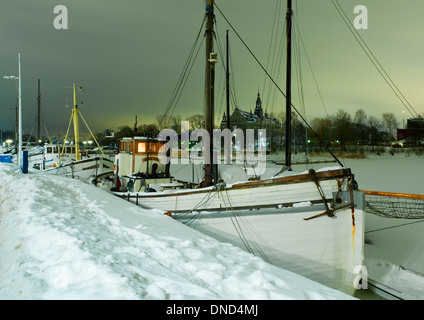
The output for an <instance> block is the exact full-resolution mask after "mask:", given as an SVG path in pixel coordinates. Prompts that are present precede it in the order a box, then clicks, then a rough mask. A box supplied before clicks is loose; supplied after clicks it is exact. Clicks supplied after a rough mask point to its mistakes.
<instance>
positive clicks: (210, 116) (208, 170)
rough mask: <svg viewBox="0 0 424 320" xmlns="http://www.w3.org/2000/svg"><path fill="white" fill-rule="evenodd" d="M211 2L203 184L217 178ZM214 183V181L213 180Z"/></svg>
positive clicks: (209, 4)
mask: <svg viewBox="0 0 424 320" xmlns="http://www.w3.org/2000/svg"><path fill="white" fill-rule="evenodd" d="M214 18H215V16H214V10H213V0H206V70H205V109H204V115H205V129H206V131H207V132H208V133H209V137H210V141H209V142H210V143H209V145H210V148H209V155H210V157H209V158H210V161H209V163H205V167H204V169H205V183H206V185H208V186H210V185H212V184H213V180H215V179H213V177H216V176H217V172H216V166H215V165H213V141H212V137H213V129H214V80H215V63H216V54H214V53H213V34H214V31H213V24H214ZM215 182H216V180H215Z"/></svg>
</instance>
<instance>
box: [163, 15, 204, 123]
mask: <svg viewBox="0 0 424 320" xmlns="http://www.w3.org/2000/svg"><path fill="white" fill-rule="evenodd" d="M205 22H206V16H204V17H203V20H202V23H201V26H200V29H199V32H198V34H197V37H196V40H195V41H194V44H193V47H192V48H191V50H190V53H189V56H188V58H187V60H186V62H185V64H184V67H183V70H182V71H181V74H180V77H179V78H178V81H177V84H176V86H175V88H174V91H173V92H172V95H171V98H170V100H169V102H168V105H167V106H166V109H165V112H164V114H163V116H162V118H161V119H160V121H159V128H164V127H167V126H168V121H169V119H170V118H171V116H172V114H173V113H174V110H175V107H176V105H177V103H178V100H179V98H180V96H181V93H182V90H183V88H184V87H185V84H186V83H187V79H188V76H189V75H190V72H191V70H192V68H193V64H194V61H195V60H196V58H197V55H198V53H199V51H200V47H201V44H200V45H199V48H198V49H197V52H195V51H196V47H197V45H198V41H199V39H200V36H201V34H202V30H203V26H204V24H205ZM203 39H204V37H203V38H202V42H203ZM193 57H194V58H193ZM171 110H172V111H171Z"/></svg>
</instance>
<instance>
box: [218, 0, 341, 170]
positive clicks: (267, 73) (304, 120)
mask: <svg viewBox="0 0 424 320" xmlns="http://www.w3.org/2000/svg"><path fill="white" fill-rule="evenodd" d="M215 7H216V8H217V9H218V11H219V12H220V13H221V15H222V17H223V18H224V19H225V21H227V23H228V25H229V26H230V27H231V29H232V30H233V31H234V33H235V34H236V35H237V37H238V38H239V40H240V41H241V42H242V44H243V45H244V46H245V47H246V49H247V51H249V53H250V54H251V55H252V57H253V58H254V59H255V60H256V62H257V63H258V64H259V66H260V67H261V69H262V70H263V71H264V72H265V74H266V75H267V76H268V77H269V79H270V80H271V82H272V83H273V84H274V85H275V86H276V88H277V89H278V91H279V92H280V93H281V94H282V95H283V96H284V97H285V98H286V99H287V96H286V94H285V93H284V92H283V90H281V88H280V87H279V85H278V84H277V83H276V82H275V80H274V79H273V78H272V76H271V75H270V74H269V72H268V71H267V70H266V69H265V68H264V66H263V65H262V63H261V62H260V61H259V60H258V58H257V57H256V55H255V54H254V53H253V52H252V50H251V49H250V48H249V46H248V45H247V44H246V42H245V41H244V40H243V39H242V38H241V36H240V35H239V33H238V32H237V31H236V30H235V28H234V27H233V25H232V24H231V23H230V21H228V19H227V17H226V16H225V15H224V14H223V13H222V11H221V9H219V7H218V5H217V4H216V3H215ZM291 107H292V109H293V110H294V111H295V112H296V113H297V114H298V116H299V117H300V118H301V119H302V121H303V122H304V123H305V125H306V126H307V127H308V129H309V130H310V131H311V132H312V133H313V134H314V136H315V137H316V138H317V140H318V141H319V143H320V144H323V145H325V144H324V142H323V141H322V139H321V137H320V136H319V135H318V133H316V131H315V130H314V129H313V128H312V127H311V126H310V125H309V123H308V122H307V121H306V119H305V118H304V117H303V115H302V114H301V113H300V112H299V111H298V110H297V108H296V107H295V106H294V105H293V103H291ZM325 148H326V150H327V152H328V153H329V154H330V155H331V156H332V157H333V159H334V160H336V162H337V163H338V164H339V165H340V166H341V167H344V165H343V164H342V163H341V162H340V160H339V158H337V157H336V155H335V154H334V153H333V152H332V151H331V150H330V148H329V147H325Z"/></svg>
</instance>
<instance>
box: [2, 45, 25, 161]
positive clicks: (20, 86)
mask: <svg viewBox="0 0 424 320" xmlns="http://www.w3.org/2000/svg"><path fill="white" fill-rule="evenodd" d="M3 79H6V80H18V83H19V109H18V118H19V121H18V167H21V164H22V83H21V54H20V53H18V76H3Z"/></svg>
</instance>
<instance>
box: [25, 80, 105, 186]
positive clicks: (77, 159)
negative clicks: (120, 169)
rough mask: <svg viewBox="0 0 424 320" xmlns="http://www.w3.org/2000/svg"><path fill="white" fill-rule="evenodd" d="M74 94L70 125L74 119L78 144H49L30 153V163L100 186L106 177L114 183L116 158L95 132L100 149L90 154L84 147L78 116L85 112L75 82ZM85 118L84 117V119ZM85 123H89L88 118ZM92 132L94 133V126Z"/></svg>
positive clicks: (45, 169) (35, 167) (35, 166)
mask: <svg viewBox="0 0 424 320" xmlns="http://www.w3.org/2000/svg"><path fill="white" fill-rule="evenodd" d="M73 95H74V108H73V109H72V115H71V121H70V122H69V127H70V125H71V122H72V121H73V124H74V143H73V144H69V145H68V144H66V143H64V144H63V145H60V144H45V145H44V150H43V152H37V153H34V154H32V155H30V156H29V160H28V163H29V166H30V167H31V168H34V169H38V170H42V171H44V172H46V173H50V174H57V175H64V176H67V177H71V178H76V179H81V180H83V181H85V182H91V183H94V184H95V185H98V184H99V183H100V182H101V181H102V180H105V179H106V180H109V181H110V182H112V181H113V179H112V178H111V176H113V161H112V160H111V159H110V155H106V154H105V153H103V151H102V149H101V148H100V146H99V145H98V143H97V140H96V139H95V137H94V135H93V134H91V135H92V137H93V139H94V141H95V142H96V144H97V146H98V150H99V151H100V152H98V153H94V154H93V153H90V152H89V150H82V149H80V145H79V128H78V118H79V117H80V116H81V114H80V112H79V109H78V105H77V103H76V90H75V84H74V85H73ZM81 118H82V116H81ZM82 119H83V120H84V118H82ZM84 123H85V124H86V125H87V123H86V122H85V120H84ZM69 127H68V131H67V133H66V136H65V139H64V140H65V141H67V138H68V133H69ZM87 128H88V126H87ZM88 129H89V128H88ZM89 131H90V133H91V130H90V129H89ZM108 188H110V187H108Z"/></svg>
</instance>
